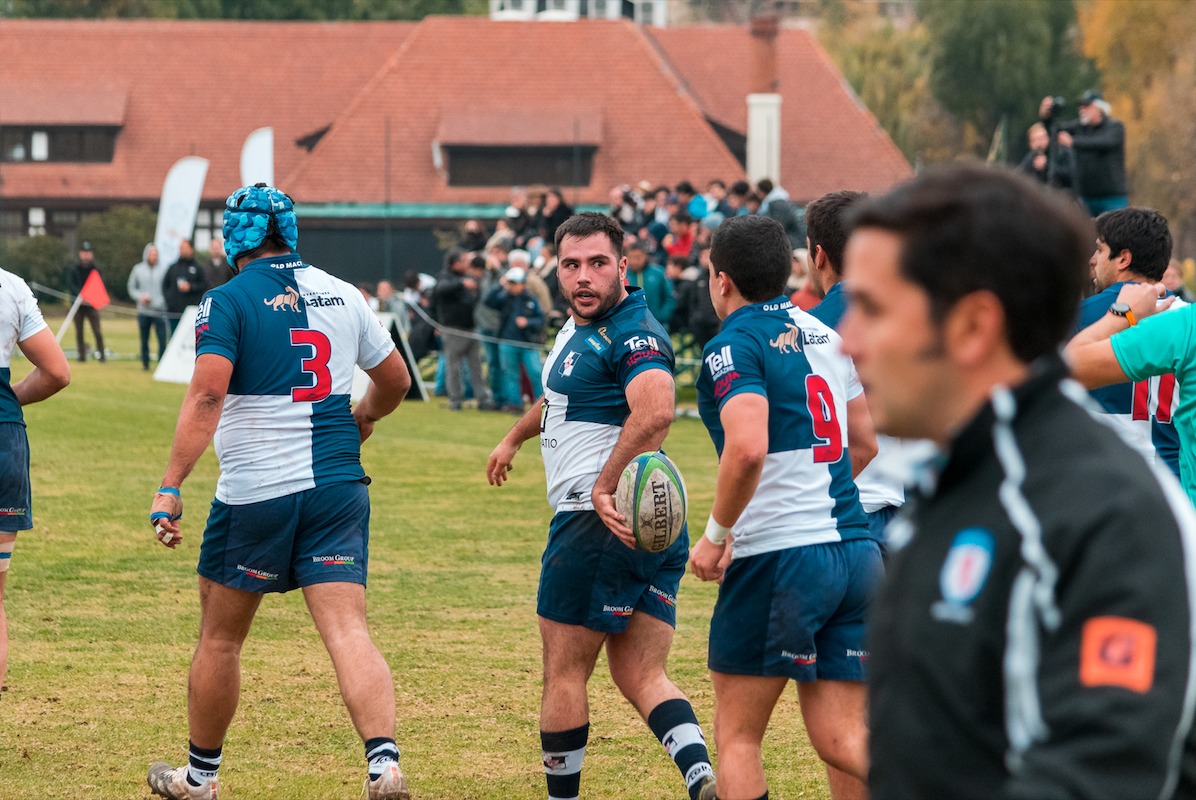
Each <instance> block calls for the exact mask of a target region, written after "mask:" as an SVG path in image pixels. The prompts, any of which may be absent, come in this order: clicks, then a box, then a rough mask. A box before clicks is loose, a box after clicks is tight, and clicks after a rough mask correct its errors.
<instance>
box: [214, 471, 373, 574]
mask: <svg viewBox="0 0 1196 800" xmlns="http://www.w3.org/2000/svg"><path fill="white" fill-rule="evenodd" d="M369 542H370V496H369V491H368V490H367V489H366V487H365V484H364V483H362V482H361V481H348V482H342V483H333V484H330V485H328V486H317V487H316V488H314V489H308V490H306V491H303V492H296V493H295V494H288V495H284V496H282V497H275V498H273V499H270V500H263V501H261V502H260V503H248V504H246V505H238V506H230V505H226V504H225V503H222V502H220V501H219V500H213V501H212V511H211V513H210V514H209V515H208V525H207V528H206V529H205V530H204V534H203V544H201V545H200V548H199V568H198V570H197V571H198V572H199V574H200V575H202V576H203V577H205V578H207V579H208V580H212V581H215V582H216V583H219V584H221V585H223V586H228V587H231V588H233V589H241V590H244V591H247V592H261V593H265V592H287V591H290V590H291V589H294V588H296V587H302V586H311V585H313V584H317V583H360V584H362V585H364V584H365V579H366V563H367V561H368V560H369Z"/></svg>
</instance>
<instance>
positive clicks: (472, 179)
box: [443, 145, 598, 186]
mask: <svg viewBox="0 0 1196 800" xmlns="http://www.w3.org/2000/svg"><path fill="white" fill-rule="evenodd" d="M597 149H598V148H597V147H595V146H593V145H581V146H578V147H573V146H539V147H485V146H463V145H451V146H445V147H444V148H443V150H444V152H445V154H446V155H447V162H448V164H447V166H448V185H449V186H522V185H526V184H529V183H546V184H548V185H550V186H589V184H590V177H591V175H592V173H593V171H594V152H595V151H596V150H597Z"/></svg>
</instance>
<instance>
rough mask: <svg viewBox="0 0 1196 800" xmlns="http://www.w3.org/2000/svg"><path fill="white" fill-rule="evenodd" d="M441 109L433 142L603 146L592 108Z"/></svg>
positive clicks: (599, 117)
mask: <svg viewBox="0 0 1196 800" xmlns="http://www.w3.org/2000/svg"><path fill="white" fill-rule="evenodd" d="M554 111H555V113H552V114H544V113H543V112H542V111H540V110H539V109H535V108H528V109H520V108H500V109H492V110H486V109H484V108H477V107H469V108H442V109H441V113H440V126H439V127H438V128H437V129H436V136H435V138H434V141H436V142H438V143H440V144H445V145H452V144H468V145H489V146H496V145H502V146H513V145H520V146H525V147H526V146H530V145H558V146H559V145H572V144H574V143H576V144H581V145H590V146H597V145H600V144H601V143H602V113H601V112H600V111H598V110H597V109H593V108H577V109H572V110H570V109H564V108H558V109H555V110H554Z"/></svg>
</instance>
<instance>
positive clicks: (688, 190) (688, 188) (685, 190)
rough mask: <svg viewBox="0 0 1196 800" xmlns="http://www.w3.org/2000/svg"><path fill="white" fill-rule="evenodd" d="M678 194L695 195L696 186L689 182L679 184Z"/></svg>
mask: <svg viewBox="0 0 1196 800" xmlns="http://www.w3.org/2000/svg"><path fill="white" fill-rule="evenodd" d="M677 194H694V185H693V184H692V183H690V182H689V181H681V183H679V184H677Z"/></svg>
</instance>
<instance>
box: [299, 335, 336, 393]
mask: <svg viewBox="0 0 1196 800" xmlns="http://www.w3.org/2000/svg"><path fill="white" fill-rule="evenodd" d="M291 346H292V347H299V346H306V347H308V348H310V349H311V354H310V358H304V359H303V360H302V361H300V363H299V368H300V369H302V370H303V371H304V372H305V373H307V374H308V375H311V376H312V381H313V384H314V385H312V386H296V387H294V388H293V389H291V400H292V401H294V402H296V403H318V402H320V401H321V400H323V399H324V398H326V397H327V396H328V395H330V394H332V373H331V372H329V371H328V360H329V359H330V358H332V344H331V343H330V342H329V341H328V337H327V336H325V335H324V334H322V333H320V332H319V331H313V330H308V329H306V328H291Z"/></svg>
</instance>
